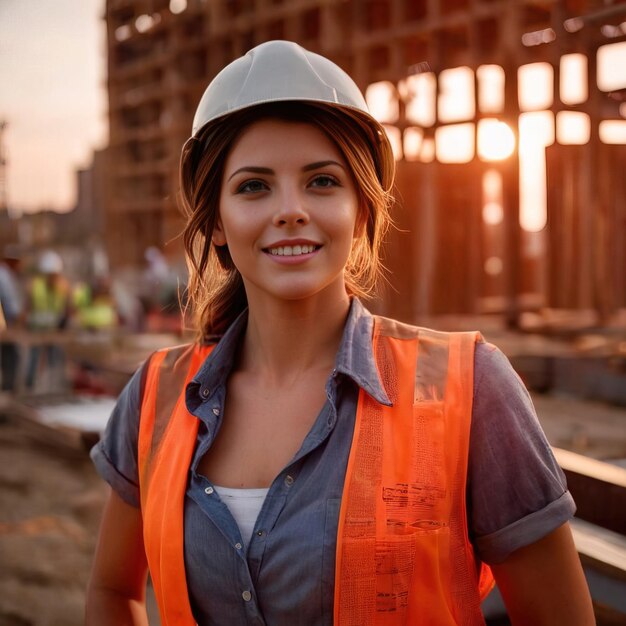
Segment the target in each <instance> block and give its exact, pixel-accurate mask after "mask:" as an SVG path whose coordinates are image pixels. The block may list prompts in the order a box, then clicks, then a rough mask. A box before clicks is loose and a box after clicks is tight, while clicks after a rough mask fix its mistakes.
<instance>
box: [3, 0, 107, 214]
mask: <svg viewBox="0 0 626 626" xmlns="http://www.w3.org/2000/svg"><path fill="white" fill-rule="evenodd" d="M103 14H104V0H45V1H42V0H1V1H0V84H1V85H2V87H0V120H4V121H6V122H7V123H8V127H7V128H6V130H5V132H4V149H5V155H6V157H7V160H8V170H7V194H8V203H9V207H10V209H11V210H12V211H15V212H19V211H25V212H31V211H36V210H39V209H42V208H51V209H54V210H57V211H67V210H69V209H71V208H72V206H73V203H74V201H75V185H74V177H75V170H76V169H77V168H80V167H85V166H87V165H88V164H89V163H90V161H91V153H92V151H93V150H94V149H95V148H99V147H102V146H104V145H105V144H106V141H107V132H108V131H107V125H106V124H107V122H106V91H105V85H104V81H105V76H106V57H105V36H106V31H105V23H104V20H102V15H103Z"/></svg>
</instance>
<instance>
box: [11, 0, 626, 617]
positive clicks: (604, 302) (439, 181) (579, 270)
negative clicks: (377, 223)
mask: <svg viewBox="0 0 626 626" xmlns="http://www.w3.org/2000/svg"><path fill="white" fill-rule="evenodd" d="M101 18H102V19H101V24H100V26H101V28H102V30H103V31H106V35H105V37H104V38H103V40H104V42H105V48H106V64H107V72H106V73H107V78H106V88H107V94H108V128H109V137H108V143H107V144H106V145H103V146H101V147H99V148H98V149H97V150H95V151H94V153H93V156H92V158H91V163H90V165H89V166H87V167H84V168H82V169H80V170H79V171H77V172H76V174H75V190H76V193H75V198H76V200H75V202H74V206H73V208H71V210H70V211H69V212H67V213H61V214H60V213H56V212H54V211H39V212H36V213H26V212H23V211H21V210H19V207H17V206H16V204H14V203H13V201H12V196H13V195H14V194H15V195H17V192H18V191H19V190H18V189H15V188H12V187H11V185H7V180H8V172H10V168H11V167H12V156H11V154H9V153H8V151H7V150H6V136H7V134H8V133H10V132H11V128H12V127H11V122H12V120H11V119H10V118H7V119H4V116H5V114H4V113H3V110H2V108H0V250H3V255H4V256H3V258H4V261H2V263H4V264H5V265H6V267H7V268H8V270H7V272H8V271H9V270H10V271H11V272H13V276H14V278H15V279H16V281H17V283H19V285H18V287H19V286H21V290H22V296H23V306H21V307H13V308H11V307H7V306H6V305H5V304H4V303H3V304H2V306H3V309H4V318H6V319H5V321H4V323H5V325H7V326H8V329H7V330H5V331H4V334H3V335H1V336H0V339H1V340H2V342H3V343H2V346H3V353H2V363H3V366H5V367H6V364H7V363H9V362H11V363H17V365H15V366H14V368H13V369H14V370H15V372H16V374H15V381H13V383H12V385H11V386H9V385H7V384H6V382H7V380H8V376H7V374H6V372H5V373H4V375H3V379H2V380H3V385H4V387H5V395H4V396H0V400H1V399H2V398H4V400H3V402H4V405H2V403H1V402H0V410H3V411H4V413H5V415H7V416H9V419H8V422H7V423H6V424H5V425H4V426H3V428H2V429H0V446H3V450H4V449H6V451H7V453H8V454H10V455H11V459H13V462H12V464H11V468H12V469H10V471H9V474H10V475H9V476H8V477H7V476H4V477H3V478H2V477H0V498H4V500H3V505H4V506H6V510H10V511H12V513H11V515H12V516H13V517H12V518H11V519H10V520H8V521H7V520H5V521H4V522H1V521H0V548H2V549H3V551H4V556H5V559H4V561H6V562H9V563H12V562H13V561H15V560H16V558H17V557H11V554H12V553H10V552H7V551H6V545H5V543H3V542H4V537H5V536H7V537H12V535H11V533H14V532H18V533H19V532H25V533H29V532H31V533H34V535H37V533H38V532H40V533H44V534H45V533H46V532H48V530H49V529H50V524H52V527H53V528H55V527H54V524H53V522H50V520H48V521H45V520H47V519H48V517H49V516H48V517H46V516H45V515H44V516H43V520H44V521H41V519H39V518H37V519H38V520H39V521H38V522H37V524H39V525H37V524H35V526H34V527H33V526H32V524H31V525H30V526H29V525H28V523H30V522H28V523H27V522H24V521H23V520H22V521H20V520H21V519H22V518H21V517H20V516H22V517H24V516H26V517H28V516H31V517H32V515H34V513H33V511H30V510H29V511H22V513H20V511H21V509H20V506H21V504H20V502H21V500H19V498H18V496H19V495H20V493H21V490H23V489H27V488H28V489H30V488H31V487H26V486H24V485H22V483H20V480H23V479H21V478H20V476H22V472H18V468H20V467H21V465H20V463H22V464H23V468H24V472H27V471H28V470H27V468H28V467H29V464H31V463H32V462H31V461H30V460H23V459H28V457H27V456H24V455H22V456H19V455H18V454H17V452H16V451H15V446H16V445H17V444H16V442H17V441H21V440H22V439H21V438H20V437H21V435H20V434H19V432H20V431H19V429H18V426H16V425H15V423H14V420H13V421H12V419H11V416H12V417H13V418H15V416H19V420H20V424H21V426H20V427H23V426H24V424H28V429H27V430H28V441H30V444H29V445H31V444H32V450H34V451H35V452H36V454H37V455H38V456H39V457H40V458H41V456H42V455H43V454H44V451H47V452H46V454H50V453H51V450H50V446H51V442H52V443H53V444H54V446H56V448H55V449H54V451H53V453H54V455H56V456H55V457H54V459H55V460H56V459H57V458H58V455H59V454H61V452H59V451H60V450H63V451H64V452H63V454H65V455H66V456H67V458H68V459H74V460H73V461H71V463H74V462H75V463H76V465H75V468H78V469H79V471H80V473H81V476H84V477H85V479H84V480H85V482H84V484H82V485H75V487H74V492H75V494H74V495H75V496H76V493H78V494H79V495H77V496H76V497H75V498H74V500H73V499H72V498H69V499H68V502H70V505H68V506H69V509H66V510H64V512H59V513H58V514H59V515H66V516H69V517H70V519H72V520H73V522H72V523H75V524H78V527H79V529H82V530H80V532H79V530H77V529H76V528H77V527H75V526H71V525H70V526H67V524H66V525H65V526H64V525H63V524H61V526H60V528H61V531H60V532H61V535H63V536H64V537H65V538H66V539H67V541H69V542H70V543H71V542H74V543H76V537H77V536H79V539H80V541H82V542H83V543H82V544H81V546H82V549H83V553H84V554H83V557H84V558H83V561H82V562H81V563H82V564H81V565H80V567H78V566H76V564H73V567H74V569H76V571H80V572H83V573H84V572H85V571H86V569H85V568H86V567H87V565H86V564H87V563H88V560H89V555H90V552H89V551H90V550H91V548H92V546H93V539H94V537H93V535H94V534H95V531H94V528H95V524H96V520H97V514H96V512H95V511H96V509H95V508H90V507H92V506H95V505H96V504H98V503H99V502H100V501H101V499H100V498H101V494H100V493H99V492H98V494H99V495H98V497H95V496H94V497H92V496H90V495H89V494H93V493H95V492H94V489H96V488H95V487H94V485H95V484H97V479H96V478H95V476H94V475H93V473H91V474H90V473H89V471H90V470H89V469H88V466H85V465H84V463H83V462H84V454H83V455H82V456H81V452H79V450H81V451H82V452H84V450H82V446H84V445H85V444H86V443H91V442H92V441H93V437H96V436H97V433H98V431H99V429H100V428H101V427H102V425H103V423H104V421H106V416H107V412H108V410H109V409H110V406H111V403H112V402H113V398H114V397H115V395H116V394H117V393H118V392H119V390H120V389H121V387H122V386H123V384H124V383H125V382H126V380H128V377H129V376H130V373H131V372H132V371H133V370H134V369H135V368H136V366H137V365H138V363H139V362H140V361H141V359H143V358H145V356H147V354H149V352H150V351H151V350H152V349H154V348H156V347H160V346H161V345H167V344H171V343H175V342H180V335H181V334H182V335H184V334H185V329H184V324H183V322H182V318H181V315H180V313H179V310H178V295H179V290H180V289H181V288H184V284H185V280H186V275H185V267H184V260H183V249H182V242H181V239H180V237H179V236H178V235H179V233H180V232H181V229H182V227H183V223H184V222H183V219H182V217H181V214H180V213H179V211H178V208H177V192H178V172H177V167H178V159H179V155H180V150H181V147H182V144H183V143H184V141H185V140H186V139H187V137H188V135H189V133H190V129H191V120H192V116H193V113H194V110H195V106H196V104H197V102H198V101H199V99H200V96H201V95H202V93H203V91H204V89H205V87H206V85H207V84H208V82H209V81H210V80H211V79H212V78H213V77H214V76H215V75H216V74H217V73H218V72H219V70H220V69H221V68H222V67H223V66H224V65H225V64H227V63H228V62H230V61H232V60H233V59H235V58H236V57H238V56H240V55H242V54H244V53H245V52H246V51H247V50H248V49H250V48H251V47H253V46H255V45H257V44H259V43H262V42H263V41H266V40H269V39H289V40H293V41H297V42H299V43H301V44H302V45H303V46H305V47H307V48H308V49H310V50H313V51H315V52H319V53H321V54H323V55H325V56H327V57H329V58H330V59H332V60H334V61H335V62H336V63H338V64H339V65H340V66H341V67H343V68H344V69H345V70H346V71H347V72H348V73H349V74H350V75H351V76H353V77H354V79H355V80H356V82H357V83H358V84H359V86H360V87H361V88H362V90H363V91H364V93H365V94H366V98H367V101H368V104H369V106H370V108H371V110H372V112H373V114H374V115H375V116H376V117H377V118H378V119H379V120H380V121H381V122H383V123H384V124H385V125H386V127H387V130H388V133H389V136H390V138H391V140H392V143H393V145H394V151H395V154H396V159H397V167H398V175H397V197H398V202H397V203H396V205H395V207H394V210H393V217H394V220H395V222H396V225H397V227H398V228H397V229H396V230H394V231H393V232H392V233H391V234H390V235H389V237H388V241H387V242H386V244H385V249H384V255H385V264H386V266H387V268H388V269H389V273H388V283H387V284H385V285H383V286H382V287H381V289H380V291H379V292H378V294H377V295H376V297H375V299H374V300H373V302H372V303H371V304H370V308H371V309H372V310H374V311H375V312H378V313H382V314H385V315H389V316H392V317H397V318H399V319H402V320H404V321H407V322H410V323H417V324H424V325H432V326H434V327H437V328H441V329H465V328H479V329H481V330H482V331H483V332H484V334H485V335H486V337H487V338H488V339H489V340H491V341H493V342H494V343H496V344H498V345H499V346H500V347H501V348H502V349H503V350H504V351H505V353H506V354H507V355H508V356H509V358H510V359H511V360H512V362H513V364H514V366H515V367H516V369H517V371H518V372H519V373H520V375H521V376H522V378H523V379H524V381H525V382H526V384H527V385H528V386H529V388H530V389H531V392H532V393H533V400H534V401H535V404H536V406H537V408H538V412H539V415H540V419H541V421H542V425H543V427H544V429H545V430H546V433H547V435H548V438H549V440H550V442H551V444H552V445H553V446H554V447H555V450H556V453H557V456H558V459H559V462H560V463H561V464H562V466H563V468H564V470H565V471H566V474H567V477H568V481H569V484H570V488H571V490H572V492H573V493H574V497H575V499H576V501H577V504H578V514H577V519H576V520H575V532H576V541H577V546H578V548H579V552H580V554H581V558H582V559H583V563H584V564H585V568H586V573H587V576H588V580H589V582H590V585H591V587H592V592H593V594H594V603H595V606H596V613H597V616H598V623H600V624H623V623H626V599H625V598H626V538H625V535H626V513H625V511H626V428H625V425H626V412H625V407H626V2H623V1H619V0H428V1H426V0H424V1H417V0H101ZM94 45H95V43H94ZM3 97H6V96H3ZM42 106H45V100H43V99H42ZM33 184H36V183H33ZM67 208H70V207H67ZM50 252H54V253H55V254H57V255H58V257H59V259H60V261H61V266H60V269H61V270H62V271H61V272H60V273H58V274H59V276H61V278H62V280H60V279H54V280H52V279H45V277H46V276H48V275H49V273H46V272H45V271H44V270H45V263H43V259H44V258H48V259H49V258H51V257H50V254H49V253H50ZM1 268H2V264H1V263H0V269H1ZM55 281H56V282H55ZM44 283H46V284H50V285H52V284H56V285H57V287H55V288H54V289H57V291H55V292H53V293H56V294H57V295H55V296H54V298H56V301H57V302H61V300H62V299H64V300H63V302H64V304H63V306H60V305H59V307H57V310H56V311H55V316H52V318H53V320H54V326H53V327H49V328H47V329H45V330H42V329H41V328H37V329H35V328H34V327H32V325H31V326H29V323H28V320H29V319H33V312H34V310H35V309H36V308H37V307H36V306H35V305H36V301H37V297H36V294H37V293H39V291H38V290H41V289H43V286H42V285H44ZM34 284H36V285H38V287H37V288H36V289H34V288H33V285H34ZM58 285H65V286H64V287H62V288H61V287H58ZM50 288H51V289H52V287H50ZM63 294H65V295H63ZM0 302H2V300H0ZM12 311H16V312H12ZM35 317H36V316H35ZM1 319H2V318H1V317H0V323H2V322H1ZM11 346H12V347H11ZM59 347H60V350H61V351H60V352H59V351H58V350H57V348H59ZM60 354H63V355H64V357H63V358H60V356H59V355H60ZM11 359H14V360H13V361H11ZM12 380H13V379H12ZM9 387H11V388H9ZM3 406H4V407H5V408H4V409H3V408H2V407H3ZM6 407H10V408H9V409H7V408H6ZM11 429H13V430H11ZM42 446H43V447H42ZM25 450H26V448H24V450H23V452H24V454H26V452H25ZM20 459H22V460H21V461H20ZM76 459H78V460H76ZM46 462H47V461H46ZM67 463H70V461H69V460H68V461H67ZM52 464H53V465H54V462H52ZM42 467H44V466H43V465H42ZM51 467H52V466H50V467H48V466H46V469H45V470H43V469H42V470H41V472H42V473H41V474H39V476H40V478H38V480H39V482H41V483H43V484H47V482H46V481H51V480H52V479H51V478H50V476H53V475H54V470H53V469H51ZM11 472H13V473H11ZM44 474H45V475H44ZM7 485H9V487H6V486H7ZM16 485H18V487H16ZM19 485H22V487H19ZM81 490H84V494H83V495H81V493H82V492H81ZM3 494H4V495H3ZM7 494H8V495H7ZM11 494H12V495H11ZM76 498H77V499H78V500H77V501H78V504H77V503H76ZM55 510H56V509H55ZM68 511H69V512H68ZM77 511H78V513H77ZM81 515H82V517H81ZM77 516H78V517H77ZM31 517H28V519H31ZM64 519H65V518H64ZM77 519H78V521H77ZM27 521H28V520H27ZM23 523H24V524H26V526H24V525H23ZM12 524H13V525H12ZM20 524H22V525H20ZM47 524H48V525H47ZM33 528H35V530H32V529H33ZM15 529H17V530H15ZM20 529H21V530H20ZM24 529H25V530H24ZM29 529H30V530H29ZM37 529H39V530H37ZM41 529H43V530H41ZM46 529H48V530H46ZM85 529H86V530H85ZM3 533H4V535H3ZM81 533H82V534H81ZM80 541H79V543H80ZM55 545H56V544H55ZM46 549H48V548H45V547H43V548H41V550H43V551H44V552H42V553H41V554H40V555H39V557H38V558H37V559H33V560H34V561H36V562H38V563H45V562H46V558H50V557H46V554H48V553H46V552H45V550H46ZM54 549H57V550H58V552H59V553H63V552H64V550H65V548H62V547H61V544H58V545H57V546H56V548H54ZM7 559H8V560H7ZM16 567H17V566H16ZM31 567H34V565H33V566H31ZM69 568H70V567H69V565H68V570H69ZM81 568H82V569H81ZM17 569H19V567H17ZM38 575H39V576H43V577H44V578H45V576H46V575H47V573H46V572H45V571H44V572H43V573H41V572H39V574H33V573H32V571H31V570H28V569H25V570H24V572H23V578H24V581H22V583H23V589H24V594H25V595H24V596H23V597H27V595H28V593H31V592H32V595H33V596H34V595H35V591H33V584H32V580H31V579H32V578H33V576H35V579H36V578H37V576H38ZM14 582H15V581H12V582H11V581H10V582H9V583H6V581H3V580H2V578H1V577H0V591H2V593H0V596H2V595H3V594H4V592H6V591H7V589H8V590H9V591H11V590H13V591H12V592H14V591H15V589H16V587H15V584H14ZM22 583H20V584H22ZM12 585H13V586H12ZM18 587H19V586H18ZM19 589H22V587H19ZM15 593H17V592H15ZM81 593H82V591H81V590H80V589H79V591H78V592H77V595H76V596H75V598H78V599H77V600H76V599H75V600H73V601H74V602H75V604H76V603H78V604H79V603H80V597H81ZM52 595H54V594H52ZM6 597H9V596H6ZM11 597H13V596H11ZM15 597H18V596H15ZM28 597H30V596H28ZM16 602H17V604H16V606H17V605H19V602H18V601H17V600H16ZM9 604H10V603H9ZM9 604H6V605H5V606H3V605H2V601H1V600H0V626H1V625H2V624H3V623H7V624H8V623H15V624H22V623H28V624H31V623H32V624H39V623H41V624H43V623H44V622H42V621H37V618H36V617H33V618H30V617H28V615H27V613H28V611H27V610H26V609H24V607H22V608H21V609H20V608H19V606H18V608H17V609H16V608H15V606H14V605H11V606H10V607H9V608H7V606H9ZM25 604H28V602H26V603H25ZM35 605H36V603H35V604H31V605H30V606H35ZM22 609H23V610H22ZM72 610H74V609H71V607H70V608H68V609H67V611H66V613H64V614H63V615H62V617H59V621H58V623H63V624H66V625H67V624H72V623H81V622H80V616H79V617H78V620H76V619H75V618H74V617H72V616H74V615H75V613H72ZM20 611H21V612H20ZM3 616H9V617H6V620H8V621H6V620H5V622H3V621H2V619H4V618H3ZM11 616H12V617H11ZM498 616H499V617H498ZM18 619H19V620H22V621H18ZM11 620H14V621H11ZM29 620H30V621H29ZM46 623H51V622H46ZM490 623H491V624H506V623H508V622H507V620H506V617H505V616H504V615H503V613H502V610H501V608H498V607H497V606H496V608H494V609H493V613H492V618H491V621H490Z"/></svg>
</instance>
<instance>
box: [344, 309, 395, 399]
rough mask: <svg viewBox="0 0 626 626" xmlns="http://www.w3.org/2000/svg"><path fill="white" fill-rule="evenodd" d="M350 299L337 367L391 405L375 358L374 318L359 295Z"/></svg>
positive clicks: (369, 392) (373, 396)
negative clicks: (373, 339)
mask: <svg viewBox="0 0 626 626" xmlns="http://www.w3.org/2000/svg"><path fill="white" fill-rule="evenodd" d="M351 300H352V301H351V305H350V312H349V313H348V319H347V321H346V325H345V328H344V331H343V337H342V339H341V345H340V346H339V352H338V353H337V361H336V365H335V368H336V370H337V372H340V373H341V374H344V375H345V376H349V377H350V378H351V379H352V380H353V381H354V382H355V383H356V384H357V385H358V386H359V387H361V389H363V391H365V392H367V393H368V394H369V395H370V396H372V398H374V400H376V401H377V402H379V403H380V404H384V405H386V406H392V403H391V401H390V400H389V396H388V395H387V392H386V391H385V387H384V386H383V383H382V381H381V379H380V374H379V373H378V368H377V366H376V358H375V357H374V348H373V346H372V336H373V334H374V317H373V315H372V314H371V313H370V312H369V311H368V310H367V309H366V308H365V307H364V306H363V305H362V304H361V301H360V300H359V299H358V298H352V299H351Z"/></svg>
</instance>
